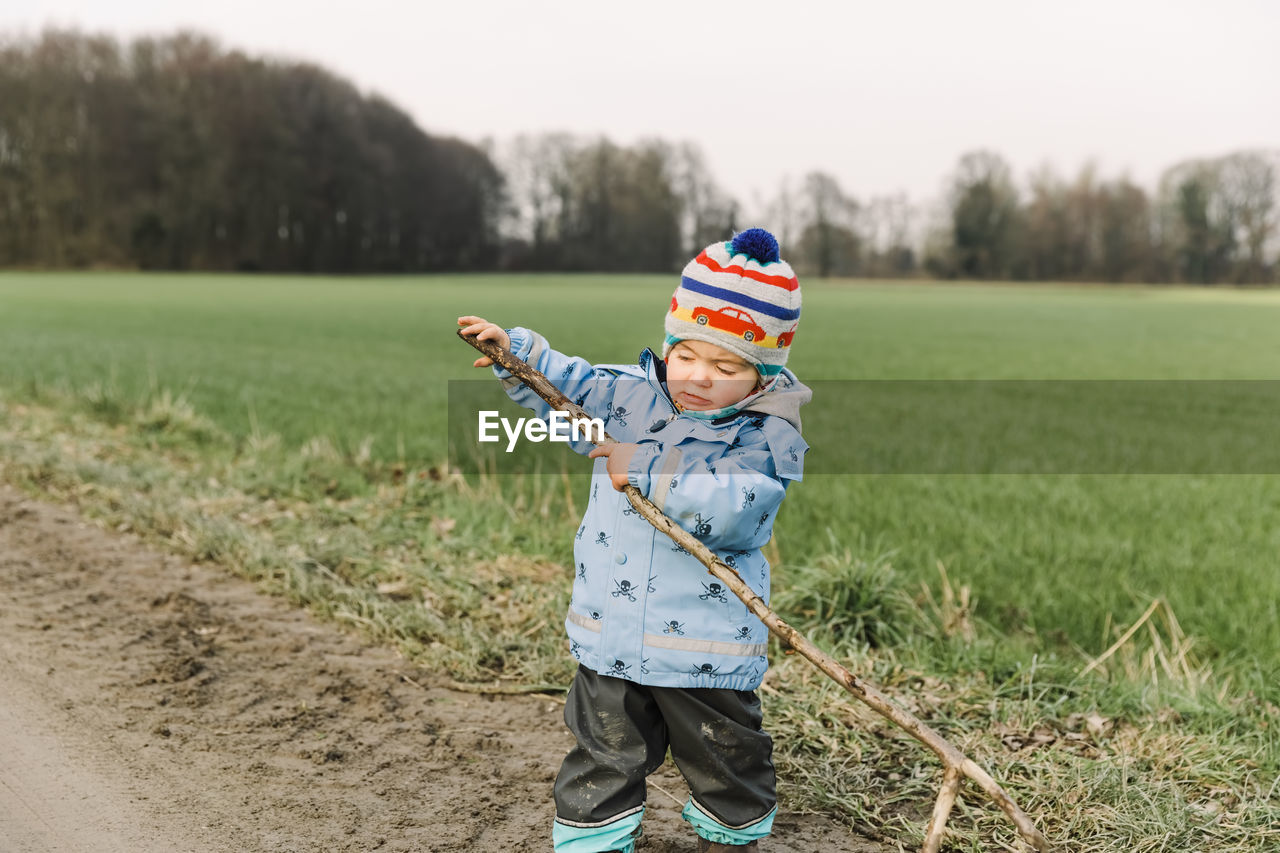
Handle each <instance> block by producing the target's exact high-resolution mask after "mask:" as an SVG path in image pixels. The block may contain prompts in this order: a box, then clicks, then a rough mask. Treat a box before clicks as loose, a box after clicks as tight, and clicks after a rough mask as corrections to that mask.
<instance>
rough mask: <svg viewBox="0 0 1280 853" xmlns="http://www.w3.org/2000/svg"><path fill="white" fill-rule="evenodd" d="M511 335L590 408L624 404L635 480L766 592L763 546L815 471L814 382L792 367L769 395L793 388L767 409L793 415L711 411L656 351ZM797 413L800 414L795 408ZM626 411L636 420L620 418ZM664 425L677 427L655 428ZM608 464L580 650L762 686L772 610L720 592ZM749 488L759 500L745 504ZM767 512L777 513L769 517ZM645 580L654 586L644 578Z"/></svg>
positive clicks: (619, 672) (516, 390) (664, 676)
mask: <svg viewBox="0 0 1280 853" xmlns="http://www.w3.org/2000/svg"><path fill="white" fill-rule="evenodd" d="M508 334H509V335H510V336H511V352H512V353H514V354H515V355H516V356H518V357H519V358H522V359H524V360H525V361H527V362H528V363H529V364H531V365H532V366H534V367H536V368H537V369H538V370H540V371H541V372H542V373H543V374H544V375H546V376H548V377H554V380H553V381H554V383H555V385H556V386H557V387H558V388H559V389H560V390H561V391H563V392H564V393H565V394H566V395H567V396H568V397H569V398H570V399H574V400H577V399H581V400H582V401H583V402H582V403H581V405H582V408H583V409H585V410H586V412H587V413H588V414H589V415H591V416H593V417H599V418H601V419H603V418H604V417H606V416H607V415H608V414H609V413H611V412H612V413H613V415H614V417H613V419H612V420H611V422H610V423H609V426H608V430H609V432H610V435H611V436H612V437H613V438H615V439H617V440H618V441H623V442H635V443H636V444H638V445H639V447H638V449H637V450H636V452H635V453H634V454H633V455H632V457H631V462H630V465H629V467H628V471H627V475H628V480H629V481H630V482H631V484H632V485H634V486H636V487H637V488H638V489H639V490H640V492H641V494H643V495H645V497H647V498H649V500H651V501H653V503H654V504H656V505H657V507H658V508H659V509H661V510H662V511H663V512H664V513H666V514H667V515H668V516H669V517H670V518H671V519H672V520H674V521H675V522H676V523H677V524H679V525H680V526H681V527H683V528H684V529H685V530H687V531H689V532H690V533H693V534H694V535H696V536H697V537H698V538H699V539H700V540H701V541H702V543H703V544H704V545H706V546H707V547H708V548H710V549H711V550H712V551H714V552H716V553H717V554H718V555H719V556H720V557H721V558H722V559H723V558H725V557H728V556H732V558H733V563H734V568H736V570H737V571H738V574H739V575H740V576H741V577H742V579H743V580H744V581H745V582H746V583H747V584H748V585H749V586H750V587H751V588H752V589H753V590H754V591H755V592H756V593H757V594H759V595H760V596H761V597H762V598H763V599H764V600H765V601H768V600H769V564H768V562H767V561H766V560H765V558H764V555H763V554H762V553H761V551H760V549H761V547H762V546H763V545H764V544H765V543H767V542H768V541H769V538H770V536H771V535H772V533H773V519H775V518H776V517H777V512H776V511H777V509H778V506H779V505H780V504H781V502H782V498H783V497H784V496H785V494H786V491H787V487H788V486H789V485H790V483H791V482H792V481H795V480H799V479H801V475H802V473H803V451H804V450H805V449H807V447H808V445H806V444H805V442H804V440H803V439H802V438H801V436H800V432H799V431H798V429H797V427H796V425H795V424H798V422H799V418H798V411H799V406H800V405H801V404H803V403H804V402H807V400H808V399H809V397H810V392H809V389H808V388H806V387H805V386H803V385H801V384H800V383H799V381H798V380H796V379H795V376H794V375H793V374H791V373H790V371H785V370H784V374H783V375H784V376H786V377H787V378H788V379H789V380H790V381H789V382H786V383H782V382H779V383H777V385H776V386H775V389H774V390H773V391H767V392H765V393H764V394H762V395H759V396H760V398H764V397H768V396H770V395H771V394H775V395H791V396H790V398H789V399H786V400H781V401H779V400H778V399H776V398H775V399H774V400H772V401H771V403H770V405H768V406H765V407H763V410H764V411H768V412H779V411H781V412H782V413H783V414H773V413H770V414H765V415H761V410H759V409H755V410H753V409H752V408H751V405H748V406H746V407H744V409H743V411H742V412H741V413H739V414H736V415H731V416H729V417H726V418H721V419H719V420H707V419H703V418H698V417H694V416H692V415H690V414H689V413H683V412H680V411H679V410H678V408H677V407H676V406H675V405H674V404H673V403H672V402H671V398H670V397H669V396H668V395H667V392H666V387H665V384H664V376H665V370H664V365H663V364H662V362H661V360H659V359H657V358H656V357H655V356H654V355H653V353H652V352H651V351H649V350H645V351H644V352H643V353H641V356H640V362H639V364H638V365H598V366H597V365H592V364H590V363H589V362H587V361H585V360H584V359H581V358H573V357H570V356H566V355H563V354H561V353H559V352H556V351H555V350H553V349H551V347H550V346H549V345H548V344H547V342H546V340H545V339H544V338H543V337H542V336H541V335H539V334H537V333H536V332H532V331H530V330H528V329H521V328H515V329H509V330H508ZM494 372H495V373H496V374H497V376H498V377H499V378H500V379H502V381H503V387H504V389H505V390H506V392H507V394H508V395H509V396H510V397H511V398H512V399H513V400H515V401H516V402H517V403H519V404H521V405H523V406H525V407H526V408H529V409H532V410H533V411H534V412H535V413H536V414H537V415H538V416H539V417H543V418H545V417H546V416H547V414H548V412H549V411H550V407H549V406H548V405H547V404H546V402H545V401H544V400H542V398H541V397H539V396H537V395H536V394H535V393H534V392H533V391H531V390H530V389H528V388H526V387H525V386H524V385H523V384H522V383H521V382H520V381H519V380H518V379H516V378H515V377H513V376H511V374H510V373H508V372H507V371H505V370H503V369H502V368H501V367H495V368H494ZM751 403H752V405H754V404H755V401H754V399H753V400H752V401H751ZM788 407H790V409H788ZM790 410H794V411H795V412H796V413H797V417H795V418H794V419H793V418H790V417H788V416H786V413H787V412H788V411H790ZM621 411H625V412H626V419H625V423H624V422H623V420H621V419H619V418H618V417H617V415H618V413H619V412H621ZM659 421H661V422H663V423H664V424H665V426H664V427H663V428H662V429H661V430H656V431H655V430H652V429H651V426H652V425H653V424H654V423H657V422H659ZM572 447H573V449H574V450H575V451H577V452H578V453H581V454H586V453H587V452H589V451H590V450H591V447H592V445H591V444H590V442H588V441H586V440H585V439H583V440H580V441H578V442H574V443H573V444H572ZM793 451H798V452H796V453H795V454H794V457H793ZM605 466H606V460H605V459H604V458H600V459H596V460H595V466H594V468H593V470H592V488H593V492H592V493H593V494H594V495H595V497H596V499H595V500H592V501H589V502H588V504H587V510H586V514H585V515H584V517H583V519H582V524H583V527H582V528H581V529H582V530H586V531H590V533H588V535H586V536H579V537H577V538H576V540H575V541H574V560H575V563H577V564H579V565H585V566H586V571H585V572H581V571H579V572H578V573H577V578H576V579H575V581H574V586H573V600H572V601H571V603H570V605H569V614H568V617H567V619H566V620H565V627H566V630H567V631H568V633H569V638H570V641H571V642H572V644H573V649H574V652H575V657H577V658H578V659H579V660H580V661H581V662H582V664H583V665H585V666H587V667H590V668H591V669H594V670H595V671H596V672H598V673H601V674H603V675H610V676H614V677H618V678H625V679H628V680H631V681H637V682H639V683H641V684H650V685H654V686H660V687H720V688H730V689H734V690H753V689H755V688H756V687H758V686H759V684H760V680H761V679H762V678H763V677H764V673H765V669H766V668H767V666H768V660H767V658H766V656H765V650H766V644H765V640H766V638H767V631H766V630H765V628H764V626H763V625H762V624H761V623H760V620H759V619H757V618H756V617H755V616H754V615H753V614H752V613H751V612H750V611H748V610H747V607H746V605H745V604H743V603H742V602H741V601H739V600H738V598H737V597H736V596H734V595H733V594H732V593H731V592H729V591H728V590H723V591H721V590H720V589H719V585H717V590H716V591H717V592H719V593H720V594H710V595H709V594H708V589H709V586H708V584H709V583H710V581H709V580H708V578H709V576H708V574H707V570H706V568H705V567H704V566H703V565H702V564H701V563H699V562H698V561H697V560H696V559H695V558H694V557H693V556H692V555H690V554H688V553H687V552H685V551H684V549H681V548H673V547H672V543H671V541H670V540H669V539H668V538H667V537H666V536H663V535H662V534H660V533H658V532H657V531H656V530H655V529H654V528H653V527H652V526H651V525H650V524H649V522H647V521H645V520H644V518H642V517H641V516H639V515H638V514H636V513H635V512H634V511H631V512H629V511H628V510H630V509H631V504H630V503H629V502H628V501H627V498H626V496H625V495H624V494H623V493H621V492H618V491H616V490H614V488H613V486H612V484H611V483H610V481H609V475H608V473H607V471H606V467H605ZM597 487H598V490H596V489H597ZM746 494H751V495H753V497H752V498H751V499H750V500H744V495H746ZM764 514H767V515H768V520H767V521H766V522H765V523H761V517H762V515H764ZM646 577H648V578H650V579H651V580H650V582H649V583H648V585H646V584H644V583H643V582H639V583H638V582H637V581H636V579H637V578H639V579H640V580H641V581H643V579H644V578H646ZM672 625H678V626H679V628H680V631H673V630H672V627H671V626H672ZM744 627H747V628H749V629H750V630H744ZM641 661H644V665H643V666H640V663H641Z"/></svg>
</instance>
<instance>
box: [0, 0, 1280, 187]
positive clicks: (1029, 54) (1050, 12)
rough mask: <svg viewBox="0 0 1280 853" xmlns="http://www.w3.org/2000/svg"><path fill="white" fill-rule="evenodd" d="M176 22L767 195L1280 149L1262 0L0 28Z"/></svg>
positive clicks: (1265, 0) (155, 1) (535, 10)
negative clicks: (782, 186)
mask: <svg viewBox="0 0 1280 853" xmlns="http://www.w3.org/2000/svg"><path fill="white" fill-rule="evenodd" d="M46 24H55V25H59V26H68V25H73V26H76V27H79V28H81V29H83V30H87V31H92V32H104V31H105V32H109V33H112V34H115V35H117V36H121V37H129V36H134V35H138V34H141V33H151V34H156V33H168V32H172V31H173V30H175V29H177V28H179V27H190V28H194V29H198V30H200V31H202V32H205V33H208V34H210V35H213V36H215V37H217V38H218V39H219V40H220V41H221V42H222V43H223V45H224V46H225V47H236V48H241V49H244V50H245V51H246V52H249V53H253V54H269V55H273V56H277V57H281V58H290V59H306V60H310V61H314V62H316V63H319V64H321V65H324V66H325V67H327V68H329V69H330V70H333V71H335V72H337V73H339V74H341V75H343V76H345V77H347V78H348V79H350V80H352V81H353V82H355V83H356V85H358V86H359V87H360V88H361V89H363V90H365V91H366V92H367V91H376V92H378V93H380V94H382V95H384V96H386V97H388V98H390V99H391V100H392V101H394V102H395V103H397V104H399V105H400V106H401V107H402V108H404V109H406V110H407V111H408V112H409V113H410V114H411V115H413V116H414V117H415V118H416V119H417V121H418V123H419V124H420V125H421V126H422V127H423V128H424V129H426V130H427V131H430V132H436V133H443V134H448V135H455V136H460V137H463V138H465V139H469V140H472V141H480V140H481V139H483V138H485V137H493V138H495V139H497V140H499V141H501V140H504V139H508V138H510V137H512V136H514V135H516V134H517V133H521V132H540V131H550V130H566V131H570V132H575V133H582V134H605V135H607V136H609V137H610V138H612V139H613V140H615V141H617V142H623V143H630V142H634V141H635V140H637V139H639V138H641V137H644V136H660V137H662V138H665V139H667V140H670V141H678V140H681V139H688V140H692V141H695V142H698V143H699V144H700V145H701V146H702V148H703V151H704V152H705V154H706V156H707V158H708V160H709V162H710V164H711V167H712V169H713V171H714V173H715V177H716V179H717V180H718V181H719V183H720V184H721V186H723V187H724V188H725V189H726V190H727V191H728V192H730V193H731V194H732V195H734V196H735V197H737V198H738V199H739V200H740V201H742V202H744V203H746V204H747V206H748V207H749V208H755V207H756V205H755V204H753V200H754V199H758V198H760V197H762V196H771V195H773V193H774V190H775V189H776V187H777V186H778V183H779V181H780V180H782V178H783V177H784V176H791V177H792V178H798V177H799V176H801V175H803V174H804V173H805V172H807V171H809V170H812V169H823V170H825V171H828V172H831V173H832V174H834V175H835V176H836V177H837V178H838V179H839V180H840V182H841V183H842V185H843V186H844V189H845V190H846V191H847V192H849V193H852V194H853V195H855V196H857V197H859V198H861V199H866V198H867V197H868V196H870V195H872V194H878V193H889V192H895V191H899V190H903V191H906V192H907V193H908V194H909V195H910V196H911V197H912V199H913V200H915V201H925V200H927V199H929V198H931V197H934V196H937V195H938V194H939V192H940V188H941V186H942V184H943V181H944V180H945V178H946V176H947V174H948V173H949V172H950V171H951V169H952V168H953V167H954V165H955V163H956V160H957V159H958V158H959V156H960V155H961V154H962V153H963V152H965V151H967V150H970V149H973V148H976V147H988V148H992V149H994V150H996V151H998V152H1000V153H1001V154H1003V155H1004V156H1005V157H1006V158H1007V159H1008V160H1009V161H1010V163H1011V164H1012V165H1013V167H1014V170H1015V173H1016V174H1017V176H1018V178H1019V179H1020V180H1022V179H1025V177H1026V175H1027V173H1028V172H1030V171H1031V170H1032V169H1033V168H1034V167H1036V166H1038V165H1040V164H1042V163H1045V162H1048V163H1051V164H1053V165H1054V166H1056V167H1057V168H1058V170H1059V171H1060V172H1063V173H1066V174H1068V175H1074V174H1075V173H1076V171H1077V170H1078V169H1079V168H1080V166H1081V165H1082V164H1083V163H1085V162H1086V161H1087V160H1090V159H1093V160H1095V161H1096V162H1097V163H1098V164H1099V166H1100V167H1101V169H1102V172H1103V174H1104V175H1105V176H1107V177H1112V176H1116V175H1119V174H1121V173H1125V174H1128V175H1129V176H1130V177H1132V178H1133V179H1135V180H1137V181H1139V182H1140V183H1142V184H1144V185H1146V186H1148V187H1149V188H1152V187H1154V184H1155V181H1156V179H1157V178H1158V176H1159V174H1160V172H1161V171H1162V170H1163V169H1164V168H1165V167H1168V166H1171V165H1173V164H1174V163H1176V162H1178V161H1180V160H1183V159H1187V158H1192V157H1205V156H1216V155H1220V154H1224V153H1227V152H1229V151H1234V150H1239V149H1243V148H1258V147H1271V148H1275V147H1280V2H1270V1H1269V0H1075V2H1069V3H1068V2H1062V0H1058V2H1052V3H1049V2H1040V0H950V1H949V2H948V0H940V1H939V2H927V1H926V0H915V2H911V0H900V1H899V2H893V1H892V0H875V1H874V2H861V1H860V0H859V2H843V3H841V2H831V1H830V0H828V2H809V0H775V2H771V3H764V2H757V0H740V2H737V3H712V2H697V0H683V1H682V2H669V0H644V2H633V3H629V4H621V3H610V2H607V0H594V2H581V1H580V0H573V2H556V0H526V2H510V0H448V1H447V2H392V0H363V2H360V3H343V4H333V3H326V2H323V0H307V2H299V0H213V1H212V2H201V3H192V2H180V0H3V2H0V33H7V34H9V35H14V34H24V33H25V34H28V35H34V34H36V33H38V32H39V30H40V29H41V28H42V27H43V26H45V25H46Z"/></svg>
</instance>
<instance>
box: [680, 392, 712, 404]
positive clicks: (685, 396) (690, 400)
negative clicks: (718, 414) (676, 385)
mask: <svg viewBox="0 0 1280 853" xmlns="http://www.w3.org/2000/svg"><path fill="white" fill-rule="evenodd" d="M680 399H681V400H682V401H684V403H685V404H686V405H690V406H706V405H710V403H711V401H710V400H708V399H707V398H705V397H699V396H698V395H697V394H690V393H689V392H688V391H681V392H680Z"/></svg>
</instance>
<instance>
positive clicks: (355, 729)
mask: <svg viewBox="0 0 1280 853" xmlns="http://www.w3.org/2000/svg"><path fill="white" fill-rule="evenodd" d="M561 713H562V706H561V705H560V703H559V702H557V701H555V700H552V699H548V698H546V697H537V696H516V697H484V696H476V695H472V694H468V693H459V692H455V691H450V690H446V689H442V688H439V687H436V686H433V684H432V678H431V676H430V675H429V674H427V673H423V672H419V671H415V670H413V669H412V668H411V667H409V666H407V665H406V663H405V662H404V661H403V660H401V659H400V658H398V657H397V656H396V655H395V654H394V653H392V652H391V651H388V650H386V649H383V648H379V647H371V646H369V645H367V644H364V643H362V642H360V641H359V640H358V639H355V638H353V637H351V636H349V635H346V634H344V633H342V632H341V631H339V630H338V629H336V628H335V627H333V626H331V625H325V624H321V623H318V622H316V621H315V620H313V619H312V618H311V617H309V616H308V615H307V614H305V613H303V612H301V611H299V610H297V609H295V608H292V607H290V606H289V605H288V604H287V603H285V602H283V601H281V600H279V599H275V598H271V597H269V596H266V595H263V594H260V593H258V592H257V591H256V590H255V588H254V587H253V586H252V585H251V584H248V583H246V582H244V581H240V580H238V579H235V578H231V577H229V576H227V575H226V573H225V572H223V571H221V570H219V569H216V568H211V567H206V566H199V565H189V564H187V563H184V562H182V561H180V560H178V559H176V558H174V557H172V556H168V555H165V554H162V553H160V552H157V551H155V550H153V549H151V548H148V547H146V546H144V545H142V544H141V543H139V542H138V541H137V540H136V539H134V538H132V537H130V536H125V535H117V534H113V533H108V532H104V531H102V530H99V529H98V528H96V527H94V526H92V525H90V524H87V523H85V522H83V521H82V520H81V519H80V518H79V517H78V516H77V515H75V514H74V513H73V512H71V511H69V510H67V509H65V508H61V507H55V506H50V505H47V504H42V503H39V502H35V501H31V500H28V499H26V498H24V497H23V496H21V495H19V494H18V493H17V492H15V491H13V490H11V489H8V488H5V487H0V851H3V853H27V851H31V853H40V851H53V850H56V851H70V853H80V851H117V850H119V851H130V853H153V851H154V853H160V851H165V853H172V851H183V850H190V851H201V853H203V851H223V850H225V851H231V850H235V851H303V850H307V851H312V850H315V851H321V850H323V851H363V850H382V851H392V850H414V851H504V853H506V851H546V850H549V849H550V842H549V838H548V835H549V827H550V822H551V819H552V817H553V811H552V806H551V800H550V794H551V782H552V779H553V777H554V772H555V768H556V767H558V766H559V761H560V758H561V757H562V755H563V753H564V750H565V749H566V747H567V745H568V741H569V736H568V734H567V733H566V732H565V731H564V727H563V724H562V722H561V719H560V716H561ZM652 781H653V783H654V784H653V785H651V787H650V792H649V814H648V817H647V818H646V821H645V830H646V833H647V836H646V840H645V841H644V842H642V847H641V849H642V850H644V851H649V853H684V851H691V850H693V848H694V844H693V840H692V836H691V832H690V830H688V829H687V827H686V826H685V825H684V824H683V823H682V822H681V821H680V819H679V806H678V805H677V803H676V802H675V801H673V799H672V798H673V797H674V798H675V799H676V800H681V801H682V800H683V799H684V797H685V796H686V793H687V792H686V789H685V788H684V787H683V786H682V784H681V782H680V779H679V776H678V775H677V774H675V773H674V772H673V771H672V770H671V769H670V767H669V766H668V767H667V768H664V769H663V770H662V771H660V773H659V774H657V775H656V776H655V777H654V778H653V780H652ZM658 788H661V789H662V790H659V789H658ZM776 826H777V829H776V833H775V836H774V838H773V839H772V840H771V841H770V842H769V845H768V847H767V849H768V850H769V851H771V853H814V851H875V850H883V849H884V848H881V847H877V846H872V845H870V844H868V843H867V842H865V841H862V840H860V839H857V838H855V837H853V836H851V835H849V834H848V833H847V832H846V831H845V830H843V829H842V828H840V827H838V826H835V825H834V824H832V823H830V822H828V821H824V820H821V819H818V818H812V817H802V816H797V815H788V814H783V815H781V816H780V818H779V820H778V822H777V825H776Z"/></svg>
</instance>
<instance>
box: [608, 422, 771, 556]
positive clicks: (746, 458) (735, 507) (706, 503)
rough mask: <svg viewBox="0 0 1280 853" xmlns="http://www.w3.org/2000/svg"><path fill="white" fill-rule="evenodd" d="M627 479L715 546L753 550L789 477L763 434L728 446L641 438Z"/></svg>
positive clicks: (761, 542)
mask: <svg viewBox="0 0 1280 853" xmlns="http://www.w3.org/2000/svg"><path fill="white" fill-rule="evenodd" d="M627 479H628V480H629V481H630V483H631V484H632V485H633V486H635V487H636V488H638V489H639V490H640V491H641V493H642V494H644V495H645V497H647V498H649V500H651V501H653V503H654V504H655V505H656V506H657V507H658V508H659V509H660V510H662V511H663V512H664V513H665V514H666V515H667V516H668V517H669V518H671V519H672V520H673V521H675V522H676V523H677V524H679V525H680V526H681V527H683V528H684V529H685V530H687V531H689V532H690V533H692V534H693V535H694V536H696V537H697V538H698V539H700V540H701V541H702V543H703V544H704V545H706V546H707V547H708V548H711V549H713V550H749V549H754V548H759V547H761V546H762V545H764V544H765V543H766V542H768V541H769V536H770V535H771V534H772V530H773V520H774V517H775V516H776V514H777V510H778V506H779V505H780V504H781V503H782V498H783V497H784V496H785V495H786V492H787V484H788V482H789V481H788V480H787V479H786V478H784V477H780V476H779V475H778V473H777V469H776V466H775V464H774V456H773V453H772V452H771V451H770V449H769V445H768V442H767V441H766V439H765V437H764V435H763V434H762V433H760V432H759V431H755V432H753V433H750V434H748V435H745V436H744V440H743V443H742V445H741V446H739V447H734V448H728V447H727V446H726V445H723V444H715V443H710V442H705V441H685V442H681V443H680V444H678V445H673V446H666V447H664V446H663V445H662V444H660V443H658V442H655V441H645V442H641V443H640V446H639V448H638V449H637V450H636V452H635V454H634V455H633V456H632V457H631V464H630V465H629V466H628V469H627Z"/></svg>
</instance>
